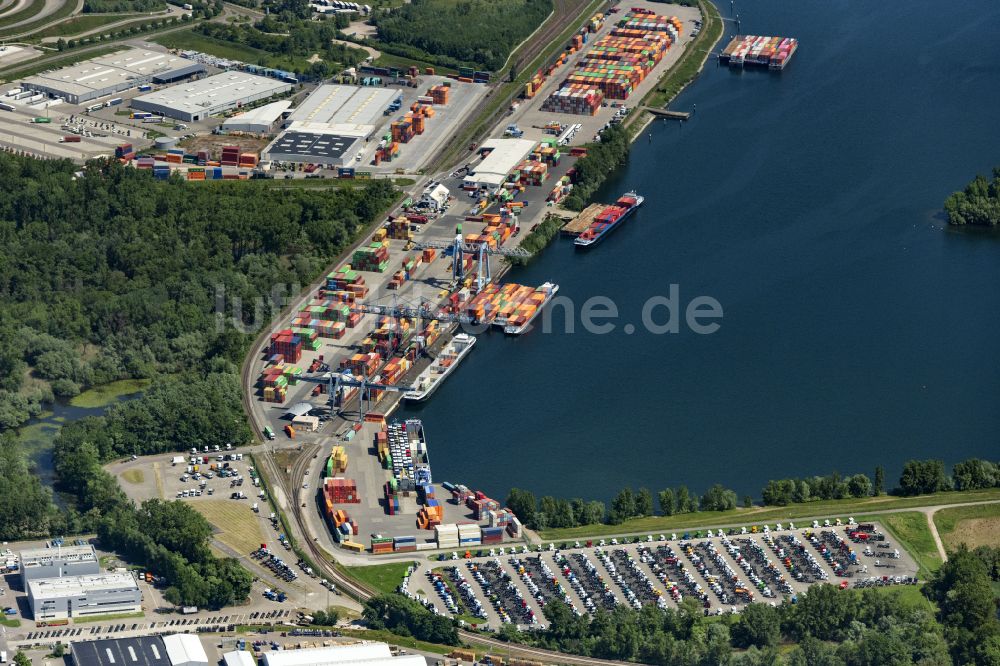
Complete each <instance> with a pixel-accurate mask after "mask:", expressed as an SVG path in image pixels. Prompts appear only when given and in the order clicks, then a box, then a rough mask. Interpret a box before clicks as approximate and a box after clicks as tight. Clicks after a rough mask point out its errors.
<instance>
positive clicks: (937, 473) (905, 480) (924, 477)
mask: <svg viewBox="0 0 1000 666" xmlns="http://www.w3.org/2000/svg"><path fill="white" fill-rule="evenodd" d="M948 485H949V484H948V479H947V477H946V476H945V473H944V462H943V461H941V460H908V461H907V462H906V464H905V465H903V473H902V475H901V476H900V478H899V492H900V493H901V494H903V495H922V494H925V493H936V492H938V491H940V490H947V489H948Z"/></svg>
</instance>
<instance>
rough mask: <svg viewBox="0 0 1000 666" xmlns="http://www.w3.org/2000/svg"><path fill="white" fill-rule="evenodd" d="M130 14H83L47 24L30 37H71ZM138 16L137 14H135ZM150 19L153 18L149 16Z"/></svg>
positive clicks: (123, 18) (115, 21)
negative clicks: (50, 24)
mask: <svg viewBox="0 0 1000 666" xmlns="http://www.w3.org/2000/svg"><path fill="white" fill-rule="evenodd" d="M129 16H132V15H131V14H83V15H81V16H77V17H74V18H71V19H69V20H67V21H63V22H62V23H57V24H56V25H53V26H49V27H48V28H45V29H44V30H42V31H41V32H36V33H35V34H34V35H32V37H37V38H42V37H72V36H73V35H79V34H80V33H81V32H87V31H89V30H93V29H95V28H100V27H101V26H102V25H108V24H109V23H117V22H118V21H124V20H125V19H127V18H129ZM135 16H138V15H135ZM150 20H153V19H152V18H150Z"/></svg>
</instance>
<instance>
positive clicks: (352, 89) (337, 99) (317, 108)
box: [287, 84, 400, 127]
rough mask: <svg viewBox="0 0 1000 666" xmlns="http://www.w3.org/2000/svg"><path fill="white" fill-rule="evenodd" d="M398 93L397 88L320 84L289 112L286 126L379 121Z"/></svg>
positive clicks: (355, 123) (366, 123)
mask: <svg viewBox="0 0 1000 666" xmlns="http://www.w3.org/2000/svg"><path fill="white" fill-rule="evenodd" d="M399 95H400V93H399V91H398V90H393V89H390V88H376V87H362V86H344V85H336V84H327V85H322V86H320V87H318V88H316V90H314V91H313V93H312V94H311V95H309V97H308V98H306V100H305V101H304V102H302V104H300V105H299V106H298V107H297V108H296V109H295V111H293V112H292V115H290V116H289V117H288V123H287V126H289V127H291V126H292V124H293V123H316V124H320V125H344V124H346V125H372V126H374V125H377V124H378V123H381V122H382V121H383V119H384V118H385V110H386V109H387V108H388V107H389V104H390V103H392V101H393V100H394V99H396V98H397V97H399Z"/></svg>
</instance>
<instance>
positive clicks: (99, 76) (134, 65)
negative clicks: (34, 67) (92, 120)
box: [24, 48, 190, 95]
mask: <svg viewBox="0 0 1000 666" xmlns="http://www.w3.org/2000/svg"><path fill="white" fill-rule="evenodd" d="M188 65H190V62H189V61H187V60H185V59H184V58H181V57H180V56H175V55H172V54H170V53H161V52H159V51H147V50H145V49H136V48H129V49H126V50H124V51H118V52H116V53H110V54H108V55H104V56H99V57H97V58H91V59H89V60H84V61H82V62H78V63H76V64H75V65H70V66H68V67H63V68H61V69H56V70H53V71H51V72H43V73H41V74H36V75H35V76H29V77H28V78H26V79H24V83H26V84H35V85H39V86H45V87H47V88H53V89H55V90H58V91H60V92H64V93H66V94H70V95H82V94H86V93H90V92H95V91H101V90H104V89H107V88H109V87H112V86H119V85H120V84H122V83H126V82H130V81H133V80H134V79H143V80H146V79H150V78H152V77H153V76H154V75H157V74H160V75H162V74H164V73H166V72H172V71H174V70H178V69H182V68H184V67H187V66H188Z"/></svg>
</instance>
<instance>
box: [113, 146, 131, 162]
mask: <svg viewBox="0 0 1000 666" xmlns="http://www.w3.org/2000/svg"><path fill="white" fill-rule="evenodd" d="M134 152H135V150H133V148H132V144H131V143H123V144H120V145H117V146H115V157H117V158H118V159H122V158H123V157H125V156H126V155H131V154H133V153H134Z"/></svg>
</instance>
